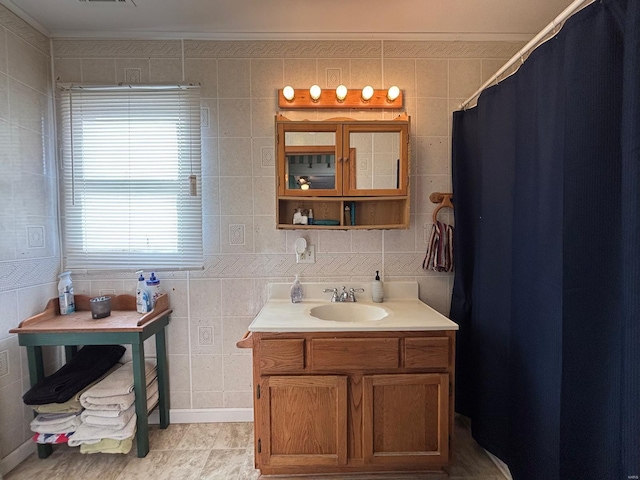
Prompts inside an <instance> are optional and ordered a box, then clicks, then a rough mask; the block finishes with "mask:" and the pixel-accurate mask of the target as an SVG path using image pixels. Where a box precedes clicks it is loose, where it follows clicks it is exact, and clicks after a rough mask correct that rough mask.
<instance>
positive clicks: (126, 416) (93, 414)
mask: <svg viewBox="0 0 640 480" xmlns="http://www.w3.org/2000/svg"><path fill="white" fill-rule="evenodd" d="M100 412H101V411H100V410H85V411H84V412H82V415H81V417H82V421H83V422H84V423H86V424H87V425H91V426H94V427H109V428H115V429H119V428H124V427H125V425H127V423H129V420H131V416H132V415H135V413H136V407H135V405H131V406H130V407H129V408H127V409H126V410H124V411H123V412H119V413H120V415H118V416H117V417H105V416H102V415H100Z"/></svg>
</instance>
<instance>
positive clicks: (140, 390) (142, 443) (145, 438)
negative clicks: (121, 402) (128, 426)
mask: <svg viewBox="0 0 640 480" xmlns="http://www.w3.org/2000/svg"><path fill="white" fill-rule="evenodd" d="M131 349H132V351H133V384H134V391H135V393H136V415H137V416H138V419H137V433H136V445H137V447H138V457H139V458H142V457H146V456H147V453H149V418H148V412H147V382H146V379H145V368H144V342H143V340H142V339H140V343H134V344H132V345H131Z"/></svg>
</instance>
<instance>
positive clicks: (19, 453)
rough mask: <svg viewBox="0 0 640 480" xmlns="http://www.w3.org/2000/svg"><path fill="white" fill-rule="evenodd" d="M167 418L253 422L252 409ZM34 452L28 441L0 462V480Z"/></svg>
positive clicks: (156, 419) (176, 413)
mask: <svg viewBox="0 0 640 480" xmlns="http://www.w3.org/2000/svg"><path fill="white" fill-rule="evenodd" d="M169 416H170V418H171V423H216V422H253V408H203V409H194V410H187V409H171V410H169ZM149 423H150V424H152V425H157V424H159V423H160V416H159V414H158V411H157V410H155V411H154V412H152V413H151V415H149ZM35 451H36V444H35V443H34V442H33V441H32V440H28V441H26V442H25V443H23V444H22V445H20V446H19V447H18V448H16V449H15V450H14V451H13V452H11V453H10V454H9V455H7V456H6V457H4V458H3V459H2V460H0V479H1V478H2V475H6V474H7V473H9V472H10V471H11V470H13V469H14V468H16V467H17V466H18V465H19V464H20V463H22V462H23V461H24V460H26V459H27V457H28V456H29V455H31V454H32V453H34V452H35Z"/></svg>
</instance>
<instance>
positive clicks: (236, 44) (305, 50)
mask: <svg viewBox="0 0 640 480" xmlns="http://www.w3.org/2000/svg"><path fill="white" fill-rule="evenodd" d="M381 54H382V43H381V42H380V41H366V40H365V41H358V40H354V41H339V40H336V41H332V40H318V41H316V40H312V41H310V40H299V41H298V40H282V41H280V40H244V41H243V40H236V41H225V40H185V42H184V55H185V58H350V57H357V58H380V56H381Z"/></svg>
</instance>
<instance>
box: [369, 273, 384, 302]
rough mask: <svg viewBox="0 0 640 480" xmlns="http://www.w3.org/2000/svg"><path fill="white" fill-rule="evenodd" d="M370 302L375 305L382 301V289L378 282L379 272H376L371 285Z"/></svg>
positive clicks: (380, 283) (380, 281)
mask: <svg viewBox="0 0 640 480" xmlns="http://www.w3.org/2000/svg"><path fill="white" fill-rule="evenodd" d="M371 300H373V301H374V302H375V303H382V301H383V300H384V288H383V285H382V280H380V271H379V270H376V278H375V280H374V281H373V284H372V285H371Z"/></svg>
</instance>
